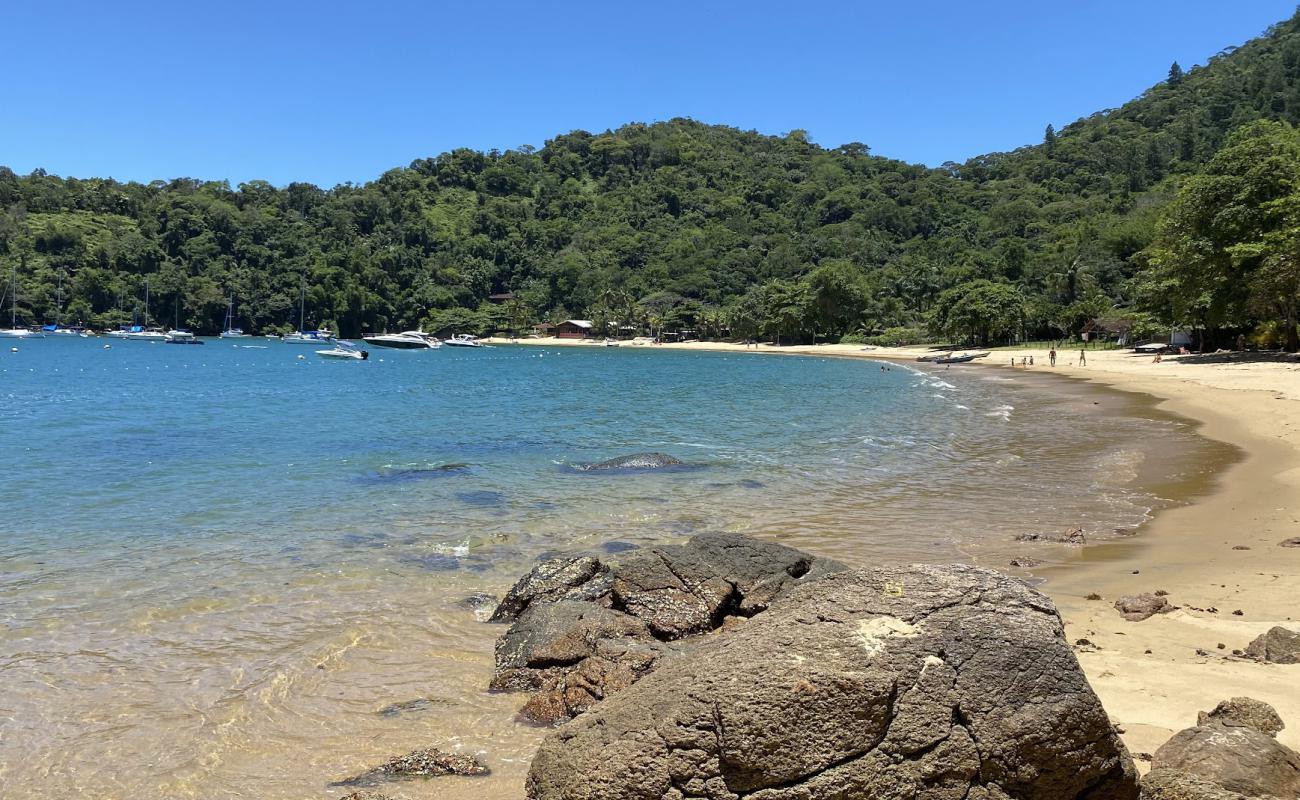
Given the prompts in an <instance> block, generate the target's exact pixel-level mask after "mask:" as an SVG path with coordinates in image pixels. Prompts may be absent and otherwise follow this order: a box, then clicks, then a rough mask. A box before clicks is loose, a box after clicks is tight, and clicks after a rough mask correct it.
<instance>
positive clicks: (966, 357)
mask: <svg viewBox="0 0 1300 800" xmlns="http://www.w3.org/2000/svg"><path fill="white" fill-rule="evenodd" d="M976 358H978V356H977V355H975V354H974V353H962V354H961V355H959V356H952V355H949V356H943V357H941V358H936V359H934V363H935V364H965V363H966V362H967V361H974V360H975V359H976Z"/></svg>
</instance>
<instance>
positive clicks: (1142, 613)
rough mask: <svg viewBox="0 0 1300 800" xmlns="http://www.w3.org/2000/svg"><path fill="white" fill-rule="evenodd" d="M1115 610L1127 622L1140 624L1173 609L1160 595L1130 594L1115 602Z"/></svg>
mask: <svg viewBox="0 0 1300 800" xmlns="http://www.w3.org/2000/svg"><path fill="white" fill-rule="evenodd" d="M1115 610H1116V611H1118V612H1119V613H1120V614H1121V615H1122V616H1123V617H1124V619H1126V620H1128V621H1129V622H1141V621H1142V620H1144V619H1146V618H1147V617H1151V616H1154V615H1156V614H1167V613H1169V612H1170V611H1173V610H1174V607H1173V606H1171V605H1169V601H1168V600H1166V599H1165V598H1164V595H1161V594H1132V595H1127V596H1125V597H1121V598H1120V599H1118V600H1116V601H1115Z"/></svg>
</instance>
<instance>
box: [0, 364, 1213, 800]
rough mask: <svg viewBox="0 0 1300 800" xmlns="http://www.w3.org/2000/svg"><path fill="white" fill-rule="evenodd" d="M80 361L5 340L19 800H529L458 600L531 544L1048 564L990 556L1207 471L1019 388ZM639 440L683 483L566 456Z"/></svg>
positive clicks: (972, 378) (474, 633)
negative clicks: (403, 772)
mask: <svg viewBox="0 0 1300 800" xmlns="http://www.w3.org/2000/svg"><path fill="white" fill-rule="evenodd" d="M105 344H106V341H105V340H100V339H88V340H83V339H72V340H56V339H46V340H42V341H34V342H22V343H19V344H18V345H17V346H18V352H16V353H11V352H8V350H9V345H6V346H5V347H4V351H5V352H0V453H2V454H3V458H4V475H3V478H0V796H3V797H5V798H9V799H10V800H18V799H19V798H28V797H31V798H35V797H51V796H60V797H61V796H83V797H95V798H101V797H103V798H108V797H123V798H125V797H130V798H132V799H133V800H146V799H147V798H235V797H252V796H256V797H259V798H299V799H300V798H314V797H320V798H329V797H337V796H339V795H341V794H344V793H345V791H344V790H342V789H339V788H336V787H335V788H331V787H329V786H328V784H329V783H330V782H331V781H335V780H339V779H341V778H345V777H347V776H349V775H352V774H355V773H358V772H361V771H363V770H364V769H365V768H366V767H368V766H371V765H373V764H374V763H376V762H377V761H380V760H383V759H385V758H387V757H388V756H391V755H395V754H399V753H402V752H406V751H408V750H411V749H414V748H416V747H421V746H430V745H434V746H440V747H443V748H444V749H460V750H464V751H466V752H473V753H479V754H481V755H482V756H483V757H484V758H485V760H486V761H487V762H488V763H489V764H490V765H491V766H492V768H493V770H494V772H493V775H492V776H491V777H488V778H483V779H461V778H444V779H438V780H436V781H432V782H428V783H427V784H426V783H407V784H400V785H398V786H396V787H393V788H392V789H385V793H388V794H391V795H393V796H395V797H407V798H423V797H434V796H438V797H474V798H476V800H481V799H482V798H492V797H518V796H521V794H522V789H521V787H522V780H523V775H524V773H525V772H526V769H527V763H528V759H529V757H530V756H531V753H532V750H533V748H534V747H535V745H536V742H537V741H538V739H539V738H540V737H541V736H542V735H543V734H544V731H539V730H537V729H535V728H530V727H527V726H524V725H521V724H519V723H517V722H516V721H515V719H514V711H515V710H516V709H517V707H518V706H519V705H520V704H521V703H522V698H521V697H518V696H508V695H496V694H488V693H486V692H485V691H484V687H485V686H486V684H487V681H488V678H489V676H490V673H491V664H492V642H493V640H494V638H495V636H496V635H498V634H499V633H500V629H499V628H497V627H496V626H492V625H487V624H485V623H483V622H482V621H481V617H482V616H483V612H482V610H478V611H476V610H475V609H474V608H473V607H472V605H471V604H469V603H467V602H466V598H467V597H468V596H470V595H471V594H473V593H476V592H486V593H491V594H495V595H497V596H499V595H500V594H501V593H502V592H503V591H504V589H505V588H507V587H508V586H509V585H510V583H512V582H513V581H514V580H515V579H516V578H517V577H518V576H519V575H521V574H522V573H523V572H525V571H526V570H527V569H528V568H529V566H530V565H531V564H532V563H533V561H534V560H536V559H537V558H539V557H542V556H545V555H550V554H558V553H573V552H597V553H602V552H604V553H612V552H617V551H619V550H621V549H625V548H627V547H629V546H634V545H646V544H653V543H661V542H668V541H677V540H681V539H682V538H684V537H687V536H690V535H692V534H694V533H698V532H703V531H716V530H729V531H743V532H748V533H752V534H754V535H758V536H763V537H767V538H771V539H774V540H778V541H782V542H785V543H788V544H791V545H793V546H796V547H802V548H805V549H808V550H812V551H815V552H818V553H822V554H826V555H830V556H833V557H836V558H840V559H843V560H846V561H849V562H851V563H854V564H859V565H870V564H873V563H881V562H891V561H915V560H925V561H951V560H966V561H972V560H973V561H977V562H981V563H987V564H990V565H993V566H1005V565H1006V557H1007V555H1008V554H1010V553H1024V552H1032V554H1033V555H1034V557H1037V558H1043V559H1047V560H1051V559H1052V558H1053V557H1055V556H1054V554H1055V552H1056V551H1054V550H1052V549H1051V548H1050V547H1044V546H1041V545H1034V546H1027V545H1024V544H1020V543H1016V542H1015V541H1014V539H1015V537H1016V536H1017V535H1018V534H1031V533H1048V534H1052V533H1059V532H1062V531H1064V530H1068V529H1072V528H1076V527H1081V528H1084V529H1085V531H1086V532H1088V534H1089V535H1090V536H1093V537H1098V536H1100V537H1105V536H1110V535H1116V531H1120V532H1127V531H1130V530H1131V529H1132V528H1134V527H1135V526H1137V525H1139V524H1140V523H1141V522H1142V521H1143V520H1144V519H1146V518H1147V516H1148V515H1149V513H1150V511H1151V509H1152V508H1154V507H1157V506H1158V505H1160V504H1161V503H1162V502H1165V501H1166V499H1167V496H1168V495H1171V494H1176V493H1177V491H1179V489H1178V487H1180V486H1182V485H1183V484H1187V483H1194V482H1195V481H1197V480H1198V479H1199V478H1200V477H1202V476H1203V475H1204V473H1205V472H1206V471H1207V470H1208V469H1210V467H1209V466H1207V465H1210V464H1212V463H1213V456H1214V453H1213V452H1212V451H1211V448H1210V447H1209V445H1208V444H1207V443H1205V442H1204V441H1203V440H1201V439H1199V438H1198V437H1197V436H1196V435H1195V432H1194V431H1193V430H1192V429H1191V427H1189V426H1188V425H1187V424H1186V423H1184V422H1182V421H1180V420H1178V419H1175V418H1170V417H1166V416H1162V415H1159V414H1157V413H1155V412H1154V411H1152V410H1151V408H1150V407H1149V406H1148V405H1147V404H1144V403H1143V402H1141V401H1140V399H1134V398H1131V397H1126V396H1121V395H1116V394H1111V393H1104V392H1099V391H1097V390H1093V389H1089V388H1086V387H1083V386H1080V385H1076V384H1072V383H1067V382H1063V381H1042V380H1035V377H1036V376H1032V375H1029V374H1027V373H1024V372H1022V371H1011V370H988V369H981V368H964V369H963V368H953V369H950V370H942V371H941V368H934V367H928V368H925V369H914V368H912V367H911V366H909V365H899V364H891V365H883V364H881V363H880V362H875V361H865V360H847V359H832V358H817V357H806V358H805V357H801V358H787V357H774V356H767V355H760V354H757V353H710V352H684V351H663V350H658V349H655V348H632V347H622V348H617V349H614V348H599V347H592V348H543V347H532V346H502V347H495V348H483V349H477V350H464V349H451V348H443V349H442V350H439V351H426V352H399V351H387V350H383V349H379V348H371V351H372V353H371V358H370V360H369V361H366V362H337V361H328V360H323V359H320V358H318V357H316V356H315V355H314V354H313V352H312V348H311V347H307V346H297V345H287V344H282V343H279V342H274V341H264V340H258V339H247V340H242V341H240V343H239V345H240V346H236V345H235V344H233V343H231V342H230V341H220V340H209V341H208V343H207V344H206V345H205V346H203V347H177V346H169V345H162V344H150V343H138V342H111V348H105V347H104V345H105ZM300 355H301V356H303V358H299V356H300ZM918 366H919V365H918ZM640 451H662V452H666V453H670V454H672V455H674V456H676V457H678V458H680V459H682V460H683V461H684V462H686V465H685V466H684V467H682V468H679V469H673V470H669V471H664V472H654V473H631V474H628V473H618V474H605V473H594V472H583V471H580V470H577V469H575V466H576V465H579V464H582V463H586V462H592V461H599V460H603V459H606V458H610V457H613V456H617V455H621V454H627V453H634V452H640ZM1026 547H1034V548H1036V549H1033V550H1032V551H1027V550H1026ZM410 701H418V702H410ZM403 703H406V704H408V705H407V706H403V707H401V708H392V706H393V705H394V704H403Z"/></svg>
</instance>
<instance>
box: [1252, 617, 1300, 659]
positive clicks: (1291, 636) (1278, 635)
mask: <svg viewBox="0 0 1300 800" xmlns="http://www.w3.org/2000/svg"><path fill="white" fill-rule="evenodd" d="M1246 655H1248V656H1250V657H1251V658H1255V659H1258V660H1260V661H1267V662H1269V663H1270V664H1300V633H1296V632H1295V631H1291V630H1287V629H1286V628H1283V627H1282V626H1280V625H1276V626H1274V627H1272V628H1270V629H1269V631H1268V633H1264V634H1261V635H1260V636H1258V637H1256V639H1255V641H1253V642H1251V643H1250V644H1248V645H1247V646H1246Z"/></svg>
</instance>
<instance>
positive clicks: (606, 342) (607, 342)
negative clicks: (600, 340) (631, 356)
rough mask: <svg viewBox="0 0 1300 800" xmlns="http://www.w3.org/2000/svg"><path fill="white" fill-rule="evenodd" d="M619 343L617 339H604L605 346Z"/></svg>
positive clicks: (615, 345) (616, 345)
mask: <svg viewBox="0 0 1300 800" xmlns="http://www.w3.org/2000/svg"><path fill="white" fill-rule="evenodd" d="M619 344H620V342H619V341H618V340H617V339H606V340H605V346H606V347H618V346H619Z"/></svg>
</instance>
